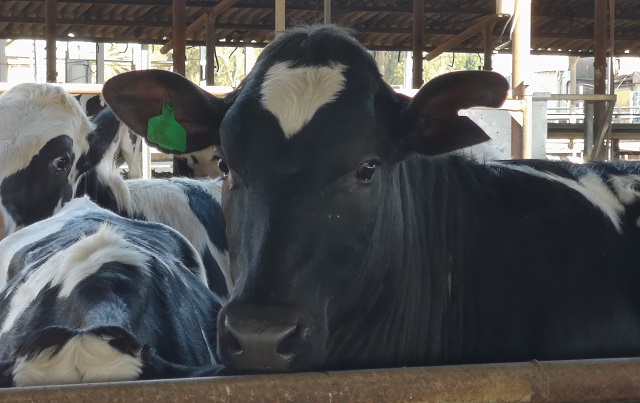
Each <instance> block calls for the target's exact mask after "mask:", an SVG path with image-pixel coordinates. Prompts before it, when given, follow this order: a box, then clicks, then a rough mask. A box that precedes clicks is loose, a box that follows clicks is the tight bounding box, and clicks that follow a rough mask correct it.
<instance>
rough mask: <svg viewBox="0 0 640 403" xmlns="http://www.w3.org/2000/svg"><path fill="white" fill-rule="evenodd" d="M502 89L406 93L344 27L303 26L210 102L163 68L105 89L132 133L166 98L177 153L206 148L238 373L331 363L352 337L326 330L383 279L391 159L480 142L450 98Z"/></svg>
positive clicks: (479, 100)
mask: <svg viewBox="0 0 640 403" xmlns="http://www.w3.org/2000/svg"><path fill="white" fill-rule="evenodd" d="M507 88H508V86H507V83H506V80H505V79H504V78H503V77H501V76H500V75H498V74H495V73H490V72H480V71H468V72H456V73H451V74H448V75H445V76H441V77H438V78H436V79H434V80H433V81H431V82H430V83H428V84H427V85H426V86H425V87H424V88H423V89H422V90H421V91H420V92H419V93H418V94H417V95H416V96H415V97H414V98H413V99H409V98H408V97H406V96H403V95H399V94H397V93H395V92H394V91H393V90H392V89H391V88H390V86H389V85H387V84H386V83H385V82H384V81H383V79H382V77H381V75H380V73H379V71H378V69H377V67H376V65H375V62H374V59H373V58H372V57H371V56H370V54H369V53H368V52H367V51H366V49H364V48H363V47H362V46H361V45H360V44H359V43H357V42H356V41H355V40H354V39H353V38H352V37H350V36H349V35H347V34H345V32H343V31H341V30H339V29H337V28H335V27H315V28H309V29H296V30H292V31H289V32H287V33H286V34H284V35H282V37H280V38H279V39H277V40H276V41H274V42H273V43H272V44H270V45H269V46H267V47H266V48H265V49H264V51H263V52H262V54H261V55H260V57H259V58H258V61H257V63H256V65H255V67H254V69H253V70H252V72H251V73H250V75H249V76H248V77H247V78H246V80H245V81H244V82H243V83H242V84H241V86H240V87H239V88H238V89H237V90H236V91H235V92H234V93H232V94H231V95H229V96H227V98H225V99H224V100H221V99H217V98H215V97H213V96H210V95H208V94H206V93H205V92H203V91H202V90H200V89H199V88H198V87H197V86H195V85H193V84H191V83H189V82H188V81H187V80H185V79H184V78H182V77H180V76H178V75H175V74H172V73H168V72H161V71H142V72H131V73H125V74H123V75H120V76H117V77H115V78H113V79H111V80H110V81H109V82H107V83H106V84H105V87H104V95H105V99H106V100H107V102H108V103H109V104H110V106H111V107H112V108H113V110H114V111H115V113H116V114H117V115H118V116H119V117H120V118H121V119H123V120H124V121H125V123H126V124H127V125H129V126H130V127H132V128H133V129H134V130H135V131H136V132H137V133H146V125H147V121H148V119H149V118H151V117H153V116H157V115H159V114H160V113H161V105H162V104H163V103H164V102H166V101H171V102H172V103H173V104H174V105H175V107H176V115H175V116H176V119H177V120H178V121H179V122H180V123H181V124H182V125H183V127H184V128H185V129H186V130H187V132H188V133H189V137H188V139H187V149H186V152H191V151H195V150H197V149H201V148H204V147H206V146H209V145H218V144H219V145H220V147H218V157H217V158H218V159H219V161H220V167H221V169H222V170H223V171H224V172H225V173H226V179H225V184H224V186H223V197H222V205H223V210H224V213H225V220H226V223H227V236H228V241H229V253H230V259H231V271H232V276H233V278H234V282H235V288H234V290H233V293H232V296H231V298H230V301H229V303H228V305H227V306H226V307H225V308H224V309H223V310H222V311H221V312H220V315H219V317H218V321H219V323H218V324H219V327H218V329H219V345H218V353H219V355H220V357H221V359H222V360H223V361H224V363H225V365H227V366H228V367H230V368H232V369H236V370H239V371H246V372H252V371H296V370H314V369H315V370H317V369H331V368H336V367H337V365H336V362H337V360H338V359H337V358H336V356H338V355H339V353H340V351H348V350H349V342H348V340H351V339H350V337H351V336H350V335H348V334H344V333H342V334H340V331H339V329H340V328H341V326H343V325H344V324H347V323H348V324H353V323H357V322H359V321H362V320H363V319H362V318H361V317H360V315H366V314H367V312H363V311H360V312H359V311H358V308H359V307H362V306H366V305H367V304H364V305H363V304H362V303H361V302H359V301H361V300H362V299H364V298H368V297H367V294H368V293H373V294H374V295H379V294H380V290H381V289H383V288H384V282H385V275H384V274H383V273H381V272H380V271H379V270H376V267H375V266H376V265H382V264H383V262H381V261H374V260H372V259H370V257H371V256H373V254H372V251H374V250H375V251H376V252H378V251H383V250H385V248H387V246H385V244H384V242H385V239H388V238H393V236H394V231H398V230H402V227H401V226H399V225H397V224H396V223H394V222H393V221H389V220H388V218H389V212H388V211H386V210H388V209H389V208H390V207H392V206H397V205H398V203H396V202H395V201H390V198H395V199H398V200H400V201H399V202H400V203H401V202H402V201H401V199H400V198H401V197H402V196H401V194H400V193H401V192H400V190H402V188H403V187H404V186H406V184H401V183H399V179H398V177H397V173H398V172H399V171H401V170H403V169H408V168H407V167H403V161H405V160H406V159H408V158H410V157H411V156H415V155H419V154H423V155H437V154H443V153H447V152H450V151H453V150H455V149H458V148H462V147H466V146H470V145H473V144H477V143H480V142H482V141H485V140H487V139H488V137H487V135H486V134H485V133H484V132H483V131H482V130H481V129H479V128H478V126H476V125H475V124H474V123H473V122H472V121H471V120H469V119H468V118H466V117H461V116H458V110H460V109H463V108H468V107H471V106H480V105H483V106H499V105H500V104H502V102H503V101H504V99H505V97H506V94H507ZM401 269H402V268H397V270H401ZM363 317H364V316H363ZM363 337H366V336H363ZM371 353H372V354H375V352H373V351H371ZM347 356H348V354H347V355H344V356H343V357H347Z"/></svg>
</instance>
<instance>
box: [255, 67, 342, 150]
mask: <svg viewBox="0 0 640 403" xmlns="http://www.w3.org/2000/svg"><path fill="white" fill-rule="evenodd" d="M345 69H346V67H345V66H344V65H342V64H338V63H335V64H332V65H329V66H305V67H291V63H290V62H283V63H276V64H274V65H273V66H271V68H270V69H269V71H267V74H266V75H265V77H264V82H263V83H262V87H261V89H260V94H261V95H262V99H261V103H262V106H263V107H264V108H265V109H266V110H268V111H269V112H271V113H272V114H273V115H274V116H275V117H276V118H277V119H278V122H279V123H280V127H281V128H282V131H283V132H284V135H285V137H286V138H288V139H290V138H291V137H293V136H294V135H296V134H297V133H298V132H299V131H300V130H301V129H302V128H303V127H304V125H306V124H307V123H308V122H309V121H310V120H311V119H312V118H313V116H314V115H315V114H316V112H317V111H318V109H320V108H321V107H322V106H323V105H326V104H328V103H330V102H333V101H335V99H336V98H337V97H338V94H339V93H340V91H342V90H343V89H344V86H345V81H346V79H345V77H344V74H343V72H344V71H345Z"/></svg>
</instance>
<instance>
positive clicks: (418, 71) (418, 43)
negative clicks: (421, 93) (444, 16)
mask: <svg viewBox="0 0 640 403" xmlns="http://www.w3.org/2000/svg"><path fill="white" fill-rule="evenodd" d="M423 49H424V0H413V81H412V87H413V88H420V87H422V84H423V81H422V50H423Z"/></svg>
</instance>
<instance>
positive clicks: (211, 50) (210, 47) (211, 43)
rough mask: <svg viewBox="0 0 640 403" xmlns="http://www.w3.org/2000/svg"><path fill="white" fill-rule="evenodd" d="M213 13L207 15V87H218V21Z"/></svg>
mask: <svg viewBox="0 0 640 403" xmlns="http://www.w3.org/2000/svg"><path fill="white" fill-rule="evenodd" d="M217 18H218V16H217V15H215V14H214V13H212V12H209V13H207V37H206V46H205V67H204V68H205V76H206V78H207V85H216V79H215V74H216V19H217Z"/></svg>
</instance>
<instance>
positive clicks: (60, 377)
mask: <svg viewBox="0 0 640 403" xmlns="http://www.w3.org/2000/svg"><path fill="white" fill-rule="evenodd" d="M109 340H110V338H109V337H106V336H102V337H100V336H96V335H92V334H85V335H77V336H74V337H73V338H71V339H70V340H69V341H68V342H67V343H66V344H65V345H64V347H63V348H62V349H61V350H60V351H59V352H58V353H57V354H55V355H53V356H51V353H52V352H53V348H47V349H45V350H44V351H42V352H41V353H40V354H38V355H37V356H36V357H34V358H32V359H29V360H27V359H26V358H25V357H20V358H18V359H17V360H16V364H15V367H14V369H13V381H14V383H15V384H16V386H36V385H59V384H70V383H88V382H111V381H129V380H135V379H137V378H138V376H139V375H140V373H141V372H142V361H141V359H140V356H139V353H138V354H136V357H132V356H130V355H128V354H123V353H122V352H120V351H118V350H117V349H115V348H113V347H111V346H110V345H109V343H108V342H109Z"/></svg>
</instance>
